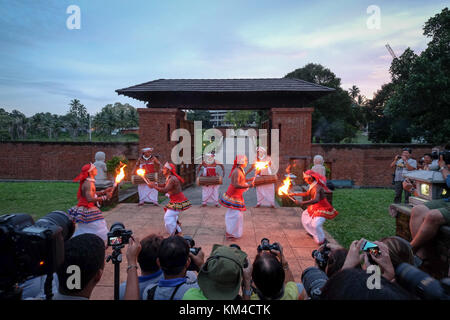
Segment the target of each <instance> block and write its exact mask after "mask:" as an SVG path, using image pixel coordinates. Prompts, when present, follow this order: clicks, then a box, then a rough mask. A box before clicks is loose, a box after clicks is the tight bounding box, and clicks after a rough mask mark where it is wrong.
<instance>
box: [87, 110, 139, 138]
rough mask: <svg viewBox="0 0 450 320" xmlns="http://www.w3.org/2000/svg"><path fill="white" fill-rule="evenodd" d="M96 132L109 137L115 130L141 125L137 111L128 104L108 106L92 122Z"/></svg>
mask: <svg viewBox="0 0 450 320" xmlns="http://www.w3.org/2000/svg"><path fill="white" fill-rule="evenodd" d="M92 125H93V126H94V128H95V129H94V130H95V132H97V133H99V134H101V135H106V136H109V135H111V133H112V132H113V131H114V130H117V129H126V128H134V127H137V126H138V125H139V117H138V113H137V110H136V109H135V108H134V107H133V106H131V105H129V104H128V103H125V104H121V103H120V102H116V103H114V105H112V104H107V105H106V106H104V107H103V108H102V110H101V111H100V112H99V113H97V114H96V115H95V117H94V119H93V121H92Z"/></svg>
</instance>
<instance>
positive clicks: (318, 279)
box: [302, 267, 328, 300]
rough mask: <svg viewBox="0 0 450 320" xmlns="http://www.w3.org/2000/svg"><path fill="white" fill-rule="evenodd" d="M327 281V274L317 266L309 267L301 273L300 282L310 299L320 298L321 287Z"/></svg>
mask: <svg viewBox="0 0 450 320" xmlns="http://www.w3.org/2000/svg"><path fill="white" fill-rule="evenodd" d="M327 281H328V276H327V274H326V273H325V272H323V271H322V270H320V269H319V268H317V267H309V268H307V269H305V271H303V273H302V283H303V286H304V287H305V290H306V293H307V294H308V296H309V297H310V298H311V300H319V299H320V296H321V295H322V288H323V287H324V286H325V283H327Z"/></svg>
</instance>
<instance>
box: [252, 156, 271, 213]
mask: <svg viewBox="0 0 450 320" xmlns="http://www.w3.org/2000/svg"><path fill="white" fill-rule="evenodd" d="M256 152H257V161H260V162H266V163H267V166H266V167H265V168H262V169H260V170H258V169H255V164H253V165H252V167H251V168H250V169H249V170H248V171H247V172H246V173H245V175H246V176H247V175H248V174H249V173H250V172H252V171H253V170H254V169H255V176H267V175H272V174H273V173H272V169H271V165H272V159H271V158H270V156H269V155H267V150H266V149H265V148H264V147H258V148H256ZM256 199H257V203H256V208H259V207H260V206H268V207H271V208H275V184H274V183H269V184H263V185H259V186H256Z"/></svg>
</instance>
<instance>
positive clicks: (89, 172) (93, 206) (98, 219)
mask: <svg viewBox="0 0 450 320" xmlns="http://www.w3.org/2000/svg"><path fill="white" fill-rule="evenodd" d="M96 175H97V168H96V167H95V166H94V165H93V164H92V163H90V164H86V165H84V166H83V168H81V172H80V174H79V175H78V176H77V177H76V178H75V179H74V180H73V181H74V182H80V187H79V188H78V193H77V198H78V204H77V205H76V206H75V207H72V208H70V209H69V210H68V213H69V215H71V216H72V217H74V219H75V222H76V223H77V228H76V230H75V233H74V234H73V236H74V237H75V236H77V235H80V234H83V233H94V234H96V235H98V236H99V237H100V238H102V239H103V241H106V240H107V239H106V238H107V234H108V228H107V226H106V222H105V219H104V218H103V215H102V212H101V211H100V209H99V207H100V205H101V204H102V203H103V202H104V201H106V200H108V199H111V197H112V194H113V192H114V187H110V188H108V189H105V190H103V191H99V192H97V191H96V189H95V176H96Z"/></svg>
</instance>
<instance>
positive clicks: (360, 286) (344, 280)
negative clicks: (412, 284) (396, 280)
mask: <svg viewBox="0 0 450 320" xmlns="http://www.w3.org/2000/svg"><path fill="white" fill-rule="evenodd" d="M371 275H373V274H368V273H367V272H366V271H364V270H362V269H358V268H350V269H344V270H341V271H339V272H337V273H336V274H335V275H334V276H332V277H331V278H330V279H329V280H328V281H327V283H326V284H325V286H324V287H323V289H322V295H321V299H322V300H411V299H413V297H412V296H411V295H410V294H409V293H408V292H406V291H405V290H404V289H402V288H400V287H399V286H397V285H395V284H393V283H391V282H389V281H387V280H386V279H385V278H384V277H382V276H381V279H380V280H381V281H380V284H381V288H380V289H369V288H368V287H367V280H368V279H369V277H370V276H371Z"/></svg>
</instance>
